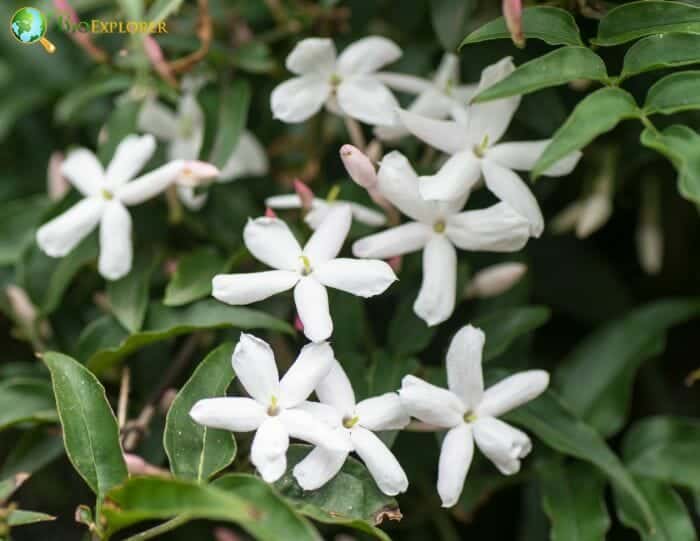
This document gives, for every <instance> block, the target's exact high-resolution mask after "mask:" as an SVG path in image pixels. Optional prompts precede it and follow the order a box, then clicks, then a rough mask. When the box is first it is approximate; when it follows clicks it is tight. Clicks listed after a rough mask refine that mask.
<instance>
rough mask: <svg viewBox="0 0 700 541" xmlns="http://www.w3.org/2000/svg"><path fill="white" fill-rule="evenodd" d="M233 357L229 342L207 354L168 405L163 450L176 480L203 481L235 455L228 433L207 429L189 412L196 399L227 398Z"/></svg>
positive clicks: (233, 440) (231, 378)
mask: <svg viewBox="0 0 700 541" xmlns="http://www.w3.org/2000/svg"><path fill="white" fill-rule="evenodd" d="M232 354H233V344H231V343H227V344H223V345H221V346H219V347H218V348H216V349H215V350H214V351H212V352H211V353H209V355H207V356H206V358H205V359H204V360H203V361H202V362H201V363H200V365H199V366H197V369H196V370H195V371H194V373H193V374H192V376H191V377H190V379H189V380H188V381H187V383H185V385H183V387H182V389H180V392H179V393H177V396H176V397H175V400H173V403H172V406H170V410H169V411H168V415H167V417H166V419H165V432H164V433H163V447H164V448H165V452H166V454H167V455H168V459H169V460H170V470H171V471H172V472H173V474H174V475H175V476H177V477H183V478H189V479H194V480H196V481H200V482H201V481H206V480H207V479H209V478H210V477H211V476H212V475H214V474H215V473H217V472H219V471H221V470H222V469H224V468H225V467H226V466H228V465H229V464H231V462H233V459H234V457H235V456H236V440H235V439H234V437H233V434H232V433H231V432H229V431H228V430H216V429H213V428H207V427H205V426H202V425H200V424H198V423H195V422H194V421H193V420H192V419H191V418H190V410H191V409H192V406H194V405H195V403H196V402H197V401H198V400H201V399H202V398H213V397H217V396H226V389H228V386H229V385H230V384H231V381H233V378H234V377H235V374H234V373H233V367H232V366H231V355H232Z"/></svg>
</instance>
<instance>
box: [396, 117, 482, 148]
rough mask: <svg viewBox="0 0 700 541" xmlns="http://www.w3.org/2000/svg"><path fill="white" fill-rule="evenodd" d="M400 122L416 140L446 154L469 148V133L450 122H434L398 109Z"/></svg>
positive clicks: (431, 119)
mask: <svg viewBox="0 0 700 541" xmlns="http://www.w3.org/2000/svg"><path fill="white" fill-rule="evenodd" d="M399 118H400V119H401V122H402V123H403V125H404V126H405V127H406V129H407V130H408V131H410V132H411V133H412V134H413V135H415V136H416V137H418V139H420V140H422V141H425V142H426V143H428V144H429V145H430V146H432V147H435V148H436V149H438V150H442V151H443V152H445V153H447V154H456V153H457V152H460V151H461V150H467V149H469V148H470V147H471V143H470V138H469V132H468V131H467V130H466V129H465V127H464V126H462V125H460V124H458V123H457V122H454V121H452V120H435V119H433V118H428V117H425V116H421V115H417V114H415V113H411V112H410V111H405V110H402V109H399Z"/></svg>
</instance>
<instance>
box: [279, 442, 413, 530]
mask: <svg viewBox="0 0 700 541" xmlns="http://www.w3.org/2000/svg"><path fill="white" fill-rule="evenodd" d="M310 450H311V447H310V446H308V445H291V446H290V447H289V453H288V455H287V461H288V469H287V473H285V475H284V476H283V477H282V478H281V479H280V480H279V481H277V482H276V483H275V484H274V486H275V488H276V489H277V490H278V491H279V492H280V493H281V494H282V495H283V496H284V497H285V498H286V499H287V501H289V503H290V504H291V505H292V506H293V507H294V508H295V509H296V510H297V511H298V512H299V513H301V514H303V515H306V516H308V517H310V518H312V519H314V520H316V521H318V522H322V523H325V524H336V525H342V526H347V527H350V528H355V529H357V530H360V531H363V532H366V533H369V534H372V535H374V536H375V537H377V538H378V539H383V540H387V541H388V540H389V536H387V535H386V534H385V533H384V532H383V531H382V530H380V529H379V528H377V527H376V525H377V524H379V523H381V522H382V521H383V520H384V519H398V518H400V517H401V512H400V511H399V508H398V505H397V503H396V500H395V499H394V498H391V497H389V496H385V495H384V494H382V492H381V491H380V490H379V489H378V488H377V485H376V484H375V483H374V479H372V477H371V476H370V474H369V472H368V471H367V469H366V468H365V467H364V465H362V464H361V463H359V462H358V461H357V460H355V459H353V458H348V460H347V461H346V462H345V464H344V465H343V467H342V468H341V470H340V472H339V473H338V475H336V476H335V477H334V478H333V479H331V480H330V481H329V482H328V483H326V484H325V485H324V486H323V487H321V488H320V489H318V490H314V491H311V492H306V491H304V490H303V489H302V488H301V487H300V486H299V485H298V484H297V482H296V480H295V479H294V476H293V475H292V469H293V468H294V466H295V465H296V464H297V463H298V462H299V461H300V460H301V459H302V458H304V457H305V456H306V455H307V454H308V452H309V451H310Z"/></svg>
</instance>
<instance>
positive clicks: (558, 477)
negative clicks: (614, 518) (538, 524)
mask: <svg viewBox="0 0 700 541" xmlns="http://www.w3.org/2000/svg"><path fill="white" fill-rule="evenodd" d="M537 479H538V480H539V482H540V489H541V491H542V507H543V508H544V512H545V513H546V514H547V516H548V517H549V520H550V522H551V530H550V537H549V539H550V541H571V540H573V539H576V540H577V541H604V540H605V539H606V533H607V531H608V529H609V528H610V516H609V515H608V509H607V506H606V505H605V484H606V481H605V478H604V477H603V476H602V475H601V474H600V473H599V472H598V471H596V470H595V469H593V468H592V467H591V466H590V465H588V464H585V463H582V462H573V463H568V464H566V465H565V464H563V463H562V462H561V461H559V460H555V459H552V460H549V461H547V462H545V463H543V464H541V465H539V466H538V467H537Z"/></svg>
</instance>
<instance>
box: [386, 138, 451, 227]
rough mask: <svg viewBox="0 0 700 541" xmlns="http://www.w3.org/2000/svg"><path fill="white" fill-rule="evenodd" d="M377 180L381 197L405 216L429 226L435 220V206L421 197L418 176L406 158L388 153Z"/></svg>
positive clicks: (394, 153)
mask: <svg viewBox="0 0 700 541" xmlns="http://www.w3.org/2000/svg"><path fill="white" fill-rule="evenodd" d="M377 179H378V186H379V191H380V192H381V193H382V195H383V196H384V197H386V198H387V199H388V200H389V201H390V202H391V203H392V204H393V205H394V206H395V207H396V208H398V209H399V210H400V211H401V212H403V213H404V214H405V215H406V216H409V217H411V218H413V219H414V220H417V221H419V222H425V223H429V224H430V225H432V224H433V222H434V221H435V220H436V218H437V210H438V209H437V206H436V204H435V203H431V202H428V201H425V200H424V199H423V198H422V197H421V195H420V192H419V188H418V175H417V174H416V172H415V170H414V169H413V167H412V166H411V164H410V162H409V161H408V160H407V159H406V156H404V155H403V154H401V153H400V152H398V151H393V152H389V154H387V155H386V156H384V157H383V158H382V161H381V163H380V165H379V171H378V172H377Z"/></svg>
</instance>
